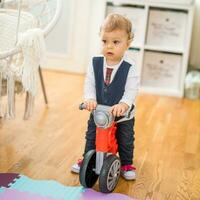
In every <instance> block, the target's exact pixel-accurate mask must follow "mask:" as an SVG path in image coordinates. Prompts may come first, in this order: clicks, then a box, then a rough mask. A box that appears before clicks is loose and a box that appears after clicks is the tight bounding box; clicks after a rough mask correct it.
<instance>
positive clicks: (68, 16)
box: [43, 0, 91, 73]
mask: <svg viewBox="0 0 200 200" xmlns="http://www.w3.org/2000/svg"><path fill="white" fill-rule="evenodd" d="M63 3H64V4H63V10H62V14H61V17H60V19H59V23H58V24H57V25H56V27H55V29H54V31H53V32H52V33H51V35H50V37H49V38H48V39H47V48H48V53H47V59H46V61H45V62H44V64H43V66H45V68H50V69H56V70H64V71H69V72H77V73H84V72H85V69H86V65H87V61H88V51H89V48H88V43H89V31H88V30H89V19H90V6H91V4H90V3H91V0H84V1H82V0H68V1H65V0H63Z"/></svg>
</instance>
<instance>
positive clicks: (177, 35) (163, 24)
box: [146, 9, 187, 49]
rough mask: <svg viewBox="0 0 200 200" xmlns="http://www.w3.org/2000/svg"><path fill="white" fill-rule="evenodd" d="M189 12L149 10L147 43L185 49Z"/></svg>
mask: <svg viewBox="0 0 200 200" xmlns="http://www.w3.org/2000/svg"><path fill="white" fill-rule="evenodd" d="M186 24H187V13H185V12H180V11H172V10H158V9H151V10H150V12H149V22H148V33H147V41H146V43H147V45H155V46H162V47H166V48H170V47H171V48H178V49H184V47H185V42H186V41H185V40H186V39H185V34H186V32H187V31H186Z"/></svg>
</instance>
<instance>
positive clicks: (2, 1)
mask: <svg viewBox="0 0 200 200" xmlns="http://www.w3.org/2000/svg"><path fill="white" fill-rule="evenodd" d="M61 4H62V0H0V30H1V31H0V44H1V45H0V117H1V116H5V112H4V111H3V110H2V104H1V99H2V95H3V93H5V91H3V84H4V85H5V82H6V84H7V87H6V94H7V110H6V116H7V118H13V117H14V115H15V107H14V94H15V92H14V89H16V88H15V86H13V85H14V84H15V81H18V82H20V81H21V80H20V77H19V76H18V75H16V72H13V71H14V70H13V69H11V68H12V66H14V65H20V59H21V60H22V59H23V58H24V57H23V52H22V47H21V46H20V45H19V38H20V35H22V34H24V33H26V32H28V31H30V30H33V29H36V28H37V29H38V28H39V29H40V30H41V33H42V35H43V36H44V37H47V36H48V34H49V33H50V31H51V30H52V29H53V28H54V27H55V25H56V23H57V21H58V19H59V16H60V13H61ZM19 58H20V59H19ZM38 70H39V75H40V80H41V84H42V90H43V94H44V99H45V103H46V104H47V103H48V102H47V96H46V91H45V87H44V82H43V78H42V73H41V68H40V66H38ZM5 80H6V81H5ZM3 81H4V82H3ZM13 88H14V89H13ZM26 92H27V96H26V107H25V114H24V118H25V119H27V118H28V117H29V116H30V115H31V111H32V102H33V99H34V95H32V94H31V93H30V92H29V91H26Z"/></svg>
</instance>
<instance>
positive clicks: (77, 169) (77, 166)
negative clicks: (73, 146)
mask: <svg viewBox="0 0 200 200" xmlns="http://www.w3.org/2000/svg"><path fill="white" fill-rule="evenodd" d="M82 163H83V160H82V159H79V160H78V161H77V163H75V164H74V165H72V168H71V171H72V172H74V173H76V174H79V172H80V168H81V165H82Z"/></svg>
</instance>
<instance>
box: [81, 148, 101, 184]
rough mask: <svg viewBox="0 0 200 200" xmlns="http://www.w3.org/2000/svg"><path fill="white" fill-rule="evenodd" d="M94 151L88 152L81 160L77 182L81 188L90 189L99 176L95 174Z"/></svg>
mask: <svg viewBox="0 0 200 200" xmlns="http://www.w3.org/2000/svg"><path fill="white" fill-rule="evenodd" d="M95 164H96V151H95V150H90V151H88V152H87V153H86V154H85V156H84V159H83V164H82V166H81V168H80V173H79V180H80V183H81V185H82V186H83V187H85V188H91V187H92V186H93V185H94V184H95V183H96V181H97V179H98V177H99V175H97V174H96V173H95Z"/></svg>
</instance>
